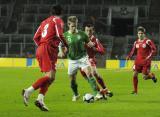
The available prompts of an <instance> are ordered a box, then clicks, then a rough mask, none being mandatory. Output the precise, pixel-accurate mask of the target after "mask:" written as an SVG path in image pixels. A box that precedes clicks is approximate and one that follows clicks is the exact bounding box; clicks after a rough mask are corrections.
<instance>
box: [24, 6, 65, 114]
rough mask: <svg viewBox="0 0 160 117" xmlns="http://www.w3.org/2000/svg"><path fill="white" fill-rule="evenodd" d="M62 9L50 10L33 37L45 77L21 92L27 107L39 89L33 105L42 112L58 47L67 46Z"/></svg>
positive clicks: (54, 7)
mask: <svg viewBox="0 0 160 117" xmlns="http://www.w3.org/2000/svg"><path fill="white" fill-rule="evenodd" d="M61 14H62V8H61V6H60V5H55V6H53V7H52V8H51V16H50V17H48V18H47V19H45V20H44V21H43V22H42V23H41V24H40V26H39V28H38V29H37V32H36V33H35V35H34V38H33V40H34V42H35V44H36V45H37V46H38V48H37V50H36V58H37V60H38V63H39V66H40V69H41V72H44V73H45V76H44V77H42V78H39V79H38V80H37V81H36V82H34V83H33V85H31V86H30V87H29V88H27V89H24V90H23V92H22V95H23V99H24V104H25V105H26V106H27V105H28V100H29V97H30V95H31V93H32V92H34V91H35V90H37V89H40V91H39V95H38V98H37V100H36V101H35V105H36V106H37V107H39V108H40V109H41V110H42V111H48V108H47V107H46V105H45V103H44V96H45V94H46V92H47V90H48V87H49V86H50V85H51V84H52V82H53V81H54V80H55V73H56V69H55V64H56V61H57V55H58V45H59V43H60V42H62V43H63V44H64V45H65V46H66V47H67V46H68V45H67V43H66V41H65V39H64V37H63V25H64V23H63V21H62V19H61V18H60V16H61Z"/></svg>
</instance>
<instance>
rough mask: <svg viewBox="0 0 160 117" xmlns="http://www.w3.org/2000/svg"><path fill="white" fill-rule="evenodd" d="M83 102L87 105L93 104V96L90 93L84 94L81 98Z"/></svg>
mask: <svg viewBox="0 0 160 117" xmlns="http://www.w3.org/2000/svg"><path fill="white" fill-rule="evenodd" d="M83 101H84V102H87V103H93V102H94V96H93V95H92V94H90V93H86V94H85V95H84V96H83Z"/></svg>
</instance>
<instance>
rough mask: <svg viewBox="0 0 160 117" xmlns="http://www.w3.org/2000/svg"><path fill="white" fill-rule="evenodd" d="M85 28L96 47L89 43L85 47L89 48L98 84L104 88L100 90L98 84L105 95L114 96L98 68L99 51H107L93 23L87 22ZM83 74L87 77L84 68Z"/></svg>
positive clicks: (88, 52)
mask: <svg viewBox="0 0 160 117" xmlns="http://www.w3.org/2000/svg"><path fill="white" fill-rule="evenodd" d="M84 28H85V33H86V34H87V36H88V37H89V40H90V41H91V42H93V43H94V47H89V46H88V45H85V47H86V49H87V54H88V57H89V62H90V66H91V71H92V75H93V76H94V77H95V78H96V80H97V82H98V84H99V85H100V86H101V88H102V89H101V90H100V88H99V86H97V88H98V90H99V91H100V92H101V93H102V94H104V96H106V95H108V96H110V97H112V96H113V93H112V92H111V91H109V90H108V88H107V87H106V85H105V83H104V80H103V78H102V77H101V76H100V75H99V73H98V71H97V68H96V54H97V53H99V54H101V55H103V54H104V53H105V50H104V47H103V46H102V44H101V43H100V42H99V40H98V39H97V38H96V37H95V36H94V35H93V34H94V26H93V24H91V23H87V24H86V25H85V26H84ZM81 74H82V75H83V77H85V78H86V77H87V76H86V74H85V72H84V71H83V70H81Z"/></svg>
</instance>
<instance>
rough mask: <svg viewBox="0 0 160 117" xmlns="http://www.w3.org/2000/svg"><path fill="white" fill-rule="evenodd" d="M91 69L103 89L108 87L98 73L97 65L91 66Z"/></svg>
mask: <svg viewBox="0 0 160 117" xmlns="http://www.w3.org/2000/svg"><path fill="white" fill-rule="evenodd" d="M91 71H92V74H93V76H94V77H95V78H96V80H97V82H98V84H99V85H100V86H101V87H102V89H106V85H105V83H104V80H103V78H102V77H101V76H100V75H99V74H98V72H97V69H96V66H91Z"/></svg>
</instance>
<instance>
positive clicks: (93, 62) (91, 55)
mask: <svg viewBox="0 0 160 117" xmlns="http://www.w3.org/2000/svg"><path fill="white" fill-rule="evenodd" d="M90 41H92V42H93V43H94V44H95V46H94V47H92V48H90V47H88V46H87V45H85V47H86V49H87V54H88V57H89V61H90V63H91V65H92V66H96V56H95V55H96V53H100V54H104V53H105V51H104V47H103V46H102V44H101V43H100V42H99V40H98V39H97V38H96V37H95V36H93V35H92V36H91V38H90Z"/></svg>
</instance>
